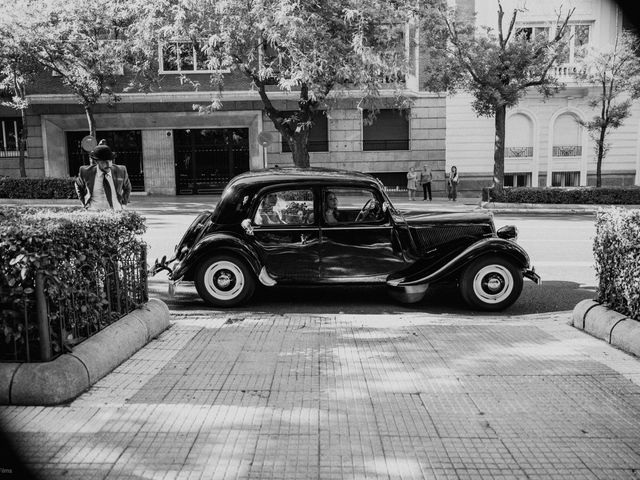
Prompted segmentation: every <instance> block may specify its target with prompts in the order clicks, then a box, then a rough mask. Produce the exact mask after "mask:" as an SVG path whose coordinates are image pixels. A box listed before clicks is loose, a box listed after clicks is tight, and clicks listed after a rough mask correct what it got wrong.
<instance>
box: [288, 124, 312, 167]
mask: <svg viewBox="0 0 640 480" xmlns="http://www.w3.org/2000/svg"><path fill="white" fill-rule="evenodd" d="M308 140H309V130H304V131H302V132H296V133H294V134H293V135H292V136H291V138H290V139H287V142H288V143H289V148H291V156H292V157H293V164H294V165H295V166H296V167H299V168H309V166H310V162H309V146H308Z"/></svg>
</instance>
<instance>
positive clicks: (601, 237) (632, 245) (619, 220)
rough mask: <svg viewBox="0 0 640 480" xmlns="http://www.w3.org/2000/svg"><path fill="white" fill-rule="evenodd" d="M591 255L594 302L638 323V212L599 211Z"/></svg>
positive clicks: (614, 209) (639, 300)
mask: <svg viewBox="0 0 640 480" xmlns="http://www.w3.org/2000/svg"><path fill="white" fill-rule="evenodd" d="M593 253H594V257H595V260H596V273H597V275H598V298H597V301H598V302H600V303H602V304H603V305H605V306H607V307H609V308H611V309H612V310H615V311H616V312H619V313H622V314H623V315H627V316H629V317H630V318H633V319H635V320H640V210H626V209H622V208H609V209H601V210H599V211H598V214H597V217H596V237H595V241H594V244H593Z"/></svg>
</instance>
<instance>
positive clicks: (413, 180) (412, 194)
mask: <svg viewBox="0 0 640 480" xmlns="http://www.w3.org/2000/svg"><path fill="white" fill-rule="evenodd" d="M417 189H418V172H416V169H415V168H413V167H409V172H408V173H407V194H408V195H409V200H415V199H416V190H417Z"/></svg>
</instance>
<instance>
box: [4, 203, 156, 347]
mask: <svg viewBox="0 0 640 480" xmlns="http://www.w3.org/2000/svg"><path fill="white" fill-rule="evenodd" d="M145 229H146V227H145V223H144V217H141V216H140V215H139V214H138V213H136V212H132V211H128V210H125V211H121V212H114V211H111V210H105V211H100V212H90V211H86V210H84V209H83V208H81V207H66V208H65V207H54V208H38V207H21V206H20V207H10V206H4V207H0V344H2V345H3V346H9V345H18V346H20V345H24V344H25V342H26V341H27V339H30V340H31V341H33V339H34V338H35V337H36V332H35V331H33V329H34V328H35V326H34V325H33V324H31V323H30V324H29V331H26V332H25V330H24V327H23V326H22V323H21V322H20V321H19V319H20V318H21V317H23V316H24V312H25V301H27V302H32V300H29V299H31V298H33V295H34V291H35V281H36V272H41V273H43V274H44V275H45V276H46V277H47V278H50V279H52V280H53V281H51V282H48V283H47V286H46V292H45V294H46V296H47V297H48V298H50V299H56V300H60V299H64V298H71V297H72V296H78V297H80V296H81V295H80V294H82V296H83V298H84V300H83V302H84V303H83V304H82V305H81V306H80V307H79V308H80V311H81V313H80V311H79V316H78V318H76V319H68V318H58V319H55V318H52V317H51V316H50V322H56V321H57V322H72V323H73V326H78V325H81V324H84V323H88V322H89V317H91V315H93V313H94V312H99V311H103V310H104V308H105V307H104V305H105V299H104V297H100V295H98V293H97V291H95V292H87V291H86V288H87V287H86V285H87V281H91V280H90V279H91V278H95V272H96V270H97V269H98V266H99V265H101V262H103V261H104V257H110V258H112V259H114V260H116V261H118V262H119V261H120V260H121V259H125V258H128V257H130V256H132V255H134V254H136V253H138V252H140V251H141V249H143V248H146V245H145V243H144V242H143V241H142V239H141V235H142V233H144V231H145ZM94 282H95V281H94ZM25 299H27V300H25ZM30 308H31V307H30ZM65 325H66V324H65ZM69 328H71V327H69ZM56 345H57V347H56V348H54V349H55V350H56V351H57V352H58V353H59V350H60V349H61V348H62V346H61V341H58V342H57V343H56ZM0 350H2V348H1V347H0Z"/></svg>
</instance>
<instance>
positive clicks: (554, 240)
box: [140, 202, 596, 317]
mask: <svg viewBox="0 0 640 480" xmlns="http://www.w3.org/2000/svg"><path fill="white" fill-rule="evenodd" d="M212 206H213V205H212ZM201 208H202V204H199V203H197V202H195V203H193V204H188V203H187V204H182V205H175V206H171V205H169V206H167V205H164V206H161V207H158V208H152V207H147V208H141V209H140V211H141V213H142V214H143V215H145V216H146V218H147V226H148V230H147V233H146V235H145V239H146V241H147V243H148V244H149V258H150V260H153V259H154V258H156V257H161V256H162V255H165V254H166V255H168V256H170V255H171V253H172V252H173V247H174V246H175V244H176V243H177V242H178V241H179V239H180V237H181V235H182V233H183V232H184V230H185V229H186V228H187V226H188V225H189V224H190V223H191V221H192V220H193V218H194V216H195V214H196V212H197V211H199V210H200V209H201ZM400 208H402V206H400ZM469 208H473V207H469ZM495 223H496V226H497V227H500V226H502V225H507V224H514V225H517V227H518V229H519V232H520V235H519V239H518V243H520V244H521V245H522V246H523V247H524V248H525V250H526V251H527V252H528V253H529V255H530V257H531V259H532V263H533V265H534V266H535V268H536V271H537V272H538V273H539V274H540V275H541V277H542V279H543V284H542V285H541V286H538V285H535V284H534V283H532V282H530V281H529V280H526V281H525V286H524V291H523V293H522V295H521V297H520V299H519V300H518V301H517V302H516V303H515V304H514V305H513V306H512V307H511V308H509V309H507V310H505V311H504V312H502V313H501V314H500V315H503V316H505V317H508V316H512V315H524V314H533V313H544V312H559V311H567V310H572V309H573V307H574V306H575V305H576V304H577V303H578V302H580V301H581V300H583V299H586V298H593V297H594V294H595V287H596V276H595V270H594V261H593V254H592V245H593V237H594V235H595V226H594V216H593V215H577V214H569V215H558V214H555V215H553V214H544V215H518V216H511V215H504V214H497V215H496V216H495ZM150 292H151V295H152V296H155V297H156V298H160V299H161V300H163V301H164V302H165V303H167V304H168V305H169V308H170V309H171V310H176V311H180V310H182V311H184V310H201V311H215V309H213V308H211V307H207V306H206V304H204V302H203V301H202V300H200V298H199V297H198V295H197V293H196V290H195V288H194V286H193V284H191V283H187V282H185V283H182V284H180V285H179V286H178V287H177V289H176V292H175V295H174V296H169V295H168V281H167V279H166V274H164V273H161V274H159V275H157V276H156V277H153V278H151V279H150ZM235 311H238V312H246V311H250V312H265V313H285V312H286V313H336V314H337V313H385V314H389V313H405V312H425V313H429V314H437V313H457V312H460V313H464V314H466V315H469V314H473V315H485V314H483V313H479V312H476V313H473V312H469V311H468V310H467V309H466V308H465V305H464V304H463V302H462V300H461V298H460V297H459V295H458V293H457V291H455V290H453V291H452V290H447V289H433V290H430V291H429V292H428V293H427V295H426V297H425V298H424V300H423V301H422V302H420V303H417V304H413V305H402V304H398V303H397V302H395V301H394V300H393V299H391V298H390V297H389V296H388V295H387V293H386V290H385V288H384V287H362V286H361V287H354V286H351V287H345V286H340V287H273V288H269V289H265V288H263V289H258V290H257V292H256V295H255V296H254V298H253V299H252V301H251V303H250V304H248V305H246V306H244V307H239V308H238V309H236V310H235ZM492 315H495V314H492Z"/></svg>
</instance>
